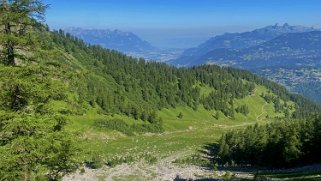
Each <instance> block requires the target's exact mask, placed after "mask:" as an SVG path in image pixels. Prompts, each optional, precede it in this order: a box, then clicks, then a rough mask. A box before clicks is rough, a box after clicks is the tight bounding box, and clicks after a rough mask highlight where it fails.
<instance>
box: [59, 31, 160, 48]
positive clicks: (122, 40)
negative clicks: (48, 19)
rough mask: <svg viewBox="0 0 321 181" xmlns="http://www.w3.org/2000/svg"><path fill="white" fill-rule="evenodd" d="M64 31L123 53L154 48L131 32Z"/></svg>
mask: <svg viewBox="0 0 321 181" xmlns="http://www.w3.org/2000/svg"><path fill="white" fill-rule="evenodd" d="M65 31H66V32H68V33H70V34H72V35H74V36H76V37H79V38H81V39H83V40H84V41H85V42H87V43H90V44H96V45H101V46H102V47H104V48H108V49H112V50H117V51H120V52H125V53H133V52H135V53H139V52H145V51H153V50H155V49H156V48H155V47H153V46H152V45H151V44H150V43H148V42H147V41H144V40H142V39H140V38H139V37H138V36H137V35H135V34H133V33H131V32H123V31H120V30H108V29H82V28H68V29H65Z"/></svg>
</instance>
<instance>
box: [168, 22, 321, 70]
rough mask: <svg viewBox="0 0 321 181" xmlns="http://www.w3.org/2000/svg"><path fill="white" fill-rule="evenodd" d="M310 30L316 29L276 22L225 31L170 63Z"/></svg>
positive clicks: (186, 60)
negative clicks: (250, 29)
mask: <svg viewBox="0 0 321 181" xmlns="http://www.w3.org/2000/svg"><path fill="white" fill-rule="evenodd" d="M310 31H316V29H314V28H308V27H303V26H290V25H289V24H284V25H283V26H279V25H277V24H276V25H274V26H267V27H264V28H261V29H256V30H253V31H251V32H244V33H226V34H223V35H220V36H216V37H213V38H211V39H209V40H208V41H206V42H204V43H203V44H201V45H199V46H198V47H196V48H191V49H188V50H186V51H184V52H183V54H182V56H181V57H180V58H178V59H176V60H172V61H171V63H172V64H174V65H183V66H184V65H192V64H193V62H195V61H197V60H198V59H199V58H200V57H202V56H204V55H206V54H207V53H209V52H211V51H214V50H215V49H221V48H231V49H243V48H248V47H252V46H257V45H260V44H262V43H264V42H267V41H269V40H272V39H274V38H276V37H278V36H280V35H283V34H287V33H299V32H310Z"/></svg>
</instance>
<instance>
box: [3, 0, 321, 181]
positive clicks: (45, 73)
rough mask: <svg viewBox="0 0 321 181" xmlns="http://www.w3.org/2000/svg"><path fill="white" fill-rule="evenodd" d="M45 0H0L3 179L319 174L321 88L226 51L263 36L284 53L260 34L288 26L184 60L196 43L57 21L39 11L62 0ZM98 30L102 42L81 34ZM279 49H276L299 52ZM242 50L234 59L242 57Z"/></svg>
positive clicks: (247, 177) (266, 177) (305, 176)
mask: <svg viewBox="0 0 321 181" xmlns="http://www.w3.org/2000/svg"><path fill="white" fill-rule="evenodd" d="M72 2H73V3H78V1H72ZM95 2H96V0H95ZM122 2H125V3H126V1H122ZM182 2H183V1H182ZM47 3H48V2H47V1H45V2H43V1H41V0H0V53H1V54H0V181H11V180H13V181H15V180H17V181H19V180H23V181H36V180H37V181H38V180H64V181H70V180H115V181H120V180H130V181H132V180H321V176H320V175H321V155H320V153H319V152H320V150H321V147H320V145H321V116H320V113H321V105H320V104H319V103H317V101H314V100H311V99H310V98H311V97H318V96H320V92H317V91H315V92H314V93H313V96H310V97H309V96H307V97H304V96H305V93H303V96H301V95H300V94H298V93H297V92H295V91H293V90H292V89H290V90H288V86H287V87H284V86H283V85H281V84H278V83H276V82H279V81H278V80H276V82H274V81H275V79H274V78H277V76H276V75H275V74H271V75H269V76H265V77H266V78H264V77H260V76H261V75H262V73H258V74H257V71H253V73H252V72H250V71H251V70H242V69H239V68H242V67H239V66H236V67H233V65H235V64H234V63H231V62H233V61H237V60H233V61H232V60H231V59H232V58H231V57H233V56H232V53H235V54H236V53H237V52H241V51H242V52H245V53H246V52H247V50H248V49H249V47H252V48H251V54H255V56H260V54H259V53H258V52H260V51H262V49H263V48H262V47H261V49H259V48H256V47H258V46H264V45H266V46H267V45H269V47H268V48H270V49H269V51H274V52H276V54H277V53H280V52H278V51H277V50H274V49H273V48H274V47H272V46H274V44H272V43H270V44H269V43H267V42H268V41H274V42H275V40H276V39H277V38H278V37H279V36H281V37H283V38H286V37H292V36H288V34H286V33H288V32H286V31H285V30H284V31H283V30H282V33H279V34H273V37H271V38H270V39H264V42H263V39H262V41H258V40H257V39H255V38H254V39H251V42H250V43H249V41H248V39H246V38H244V39H242V38H241V40H239V39H237V42H238V41H240V42H241V43H244V44H246V43H248V44H251V45H249V46H248V47H242V48H241V49H239V50H238V49H234V50H232V49H228V48H227V49H226V50H223V48H220V47H216V48H215V49H213V50H209V49H207V50H206V51H207V52H211V54H213V56H214V55H215V56H217V57H220V56H221V57H222V56H224V57H226V59H224V60H226V61H229V63H231V66H226V65H222V64H219V65H215V64H214V63H215V61H213V62H214V63H195V61H196V60H200V61H202V62H206V60H205V59H204V60H201V59H202V58H200V57H202V56H198V57H197V59H196V58H195V60H194V59H193V61H194V63H193V65H187V63H186V65H187V66H181V65H182V63H181V62H188V61H190V60H188V61H187V60H186V59H185V58H186V54H187V53H188V51H190V52H191V51H192V50H187V51H185V54H184V51H182V50H181V48H176V49H173V48H168V49H165V48H156V47H154V46H152V45H150V44H149V43H148V42H146V41H144V40H140V39H139V37H138V36H136V35H134V34H132V33H122V32H120V31H116V30H115V31H111V30H101V31H98V30H97V29H95V30H94V28H91V29H92V31H94V32H89V31H91V29H90V28H89V29H87V30H86V33H87V34H82V32H78V33H76V32H74V33H69V32H68V31H66V32H65V31H64V30H63V29H66V27H59V28H52V27H51V26H50V25H48V24H47V22H46V14H47V12H48V11H49V12H50V11H54V8H55V3H57V4H59V2H53V1H52V2H51V4H52V5H47ZM60 3H61V2H60ZM66 3H67V2H66ZM79 3H84V2H79ZM96 3H97V2H96ZM110 3H112V1H110ZM128 3H130V2H128ZM136 3H148V2H147V1H146V2H144V1H137V2H136ZM48 4H50V3H48ZM97 5H98V4H96V5H95V3H94V2H93V4H91V6H90V7H88V8H89V9H90V8H93V7H92V6H97ZM98 6H99V5H98ZM110 6H112V5H110ZM142 7H145V6H143V5H142ZM64 10H66V9H61V11H64ZM111 11H114V10H111ZM124 11H125V9H124ZM73 12H74V11H73ZM79 13H81V12H79ZM48 14H49V13H48ZM47 16H49V15H47ZM57 16H58V15H57ZM124 16H125V14H124ZM146 16H147V15H146ZM70 17H73V16H71V15H70ZM70 17H68V18H67V17H66V19H67V20H68V21H69V20H70V19H69V18H70ZM97 18H98V17H97ZM133 18H134V17H133ZM120 19H121V18H120ZM70 21H71V20H70ZM83 21H85V20H83ZM155 21H156V20H155ZM93 22H96V21H93ZM71 24H72V23H71ZM73 30H74V31H77V30H79V31H80V30H82V29H81V28H78V29H77V28H73ZM310 30H311V31H310ZM271 31H274V30H271ZM291 31H293V32H290V33H289V34H290V35H296V34H298V33H308V32H310V33H311V32H314V33H316V32H318V33H319V30H316V29H314V28H311V29H309V28H306V29H301V28H297V27H296V28H295V29H291ZM88 32H89V33H88ZM262 32H263V33H264V32H265V33H266V32H269V31H262ZM88 34H90V36H91V37H85V36H86V35H88ZM284 34H286V35H284ZM80 35H83V36H80ZM228 35H232V34H226V37H224V38H229V36H228ZM274 35H275V36H274ZM107 36H108V38H107V39H104V38H106V37H107ZM235 36H237V37H238V38H239V37H242V36H244V37H246V36H245V35H243V34H238V35H235ZM262 36H263V35H262ZM233 37H234V35H233ZM275 38H276V39H275ZM314 38H316V37H314ZM93 39H94V40H95V42H104V41H105V42H106V44H108V47H105V46H104V44H100V43H93V42H88V41H85V40H93ZM98 40H99V41H98ZM212 40H213V39H212ZM214 40H215V39H214ZM305 40H306V41H310V39H305ZM235 41H236V40H235ZM252 41H253V42H255V43H254V44H252V43H253V42H252ZM311 41H312V40H311ZM129 42H130V43H129ZM224 42H225V43H226V42H227V40H225V39H224ZM260 42H261V43H262V44H261V43H260ZM283 42H285V43H284V44H287V43H286V42H287V40H284V41H283ZM316 42H318V41H316V40H315V39H313V42H312V43H311V42H310V43H311V44H312V45H315V47H314V48H315V49H317V48H319V47H318V46H317V43H316ZM304 43H305V42H303V43H302V45H300V46H302V47H303V46H304V45H305V44H304ZM275 44H276V45H275V47H276V48H275V49H277V47H279V46H281V45H280V43H275ZM306 44H308V43H306ZM113 45H115V47H116V48H115V49H113V48H112V47H113ZM146 46H147V47H152V48H142V47H146ZM202 47H204V46H199V47H198V49H201V48H202ZM271 47H272V48H271ZM243 48H244V49H243ZM122 49H126V52H122V51H121V50H122ZM280 49H281V50H285V49H284V48H282V47H281V48H280ZM286 50H289V51H284V52H283V51H282V53H280V54H282V57H286V56H287V54H286V53H287V52H291V56H295V55H298V56H300V55H302V54H300V53H298V52H296V50H293V49H291V51H290V49H286ZM292 50H293V51H292ZM300 50H302V52H305V53H306V54H311V53H316V52H317V50H313V51H312V50H311V51H309V52H308V53H307V52H306V51H305V50H303V48H301V49H300ZM193 51H194V50H193ZM195 51H196V50H195ZM199 51H205V49H204V50H199ZM128 52H130V53H128ZM137 52H138V53H137ZM151 52H152V53H151ZM182 52H183V53H182ZM186 52H187V53H186ZM293 52H296V53H298V54H295V53H293ZM126 53H128V54H126ZM180 53H181V55H180V57H179V59H176V60H175V59H172V60H170V61H167V60H168V59H169V58H168V57H175V58H177V57H178V56H176V55H177V54H180ZM245 53H244V55H243V54H238V56H239V57H238V59H241V58H243V59H242V60H244V61H247V59H246V58H244V57H245V56H246V55H247V54H245ZM129 54H130V55H129ZM137 54H138V55H139V56H135V55H137ZM266 54H268V53H266ZM144 55H146V56H148V57H153V58H154V59H155V60H150V59H149V58H147V59H144V58H142V57H143V56H144ZM151 55H152V56H151ZM229 55H231V56H230V57H229ZM269 55H270V54H269ZM289 56H290V55H289ZM312 56H313V57H314V59H313V60H316V61H319V62H320V60H321V59H318V56H317V55H315V56H314V55H311V57H312ZM157 57H159V60H157ZM300 58H305V57H304V56H300ZM178 60H179V63H180V64H179V63H175V61H176V62H177V61H178ZM185 60H186V61H185ZM296 60H297V61H299V59H296ZM309 60H310V59H309ZM217 61H223V59H219V60H217ZM248 61H250V60H248ZM256 61H258V60H256ZM278 61H280V60H279V59H278ZM287 61H289V60H288V59H287ZM248 63H250V62H248ZM303 63H304V62H303ZM267 64H268V63H267ZM284 64H286V63H284ZM284 64H282V66H285V65H284ZM174 65H176V66H174ZM313 65H315V66H316V65H317V64H312V63H311V64H309V66H313ZM296 66H299V64H296ZM266 68H270V69H273V68H271V67H266ZM292 68H293V67H292ZM317 69H318V68H316V69H313V70H315V71H316V72H317V71H318V70H321V69H318V70H317ZM291 70H292V69H291ZM301 70H302V69H300V70H298V72H299V71H301ZM293 71H294V69H293ZM268 73H269V72H268ZM299 73H300V72H299ZM299 73H298V74H299ZM300 75H301V74H300ZM311 75H312V74H311ZM319 75H321V72H317V73H315V74H313V76H314V77H318V76H319ZM270 77H273V79H272V80H273V81H272V80H271V79H269V78H270ZM289 77H291V76H289ZM309 78H310V79H309V80H311V79H312V78H311V76H309ZM320 80H321V78H320ZM293 82H299V81H297V79H295V80H294V81H293ZM313 84H315V85H321V82H318V78H315V79H313ZM293 86H294V87H299V86H301V85H299V84H295V85H294V84H293ZM319 87H320V86H319ZM314 88H315V89H316V90H317V86H315V87H314ZM300 93H301V92H300ZM307 94H308V93H307ZM318 100H320V99H318Z"/></svg>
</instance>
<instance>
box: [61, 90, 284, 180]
mask: <svg viewBox="0 0 321 181" xmlns="http://www.w3.org/2000/svg"><path fill="white" fill-rule="evenodd" d="M264 92H266V89H264V88H262V87H257V89H256V93H255V94H253V95H252V96H248V97H247V98H245V99H244V100H238V101H237V102H236V104H237V105H243V104H247V105H248V106H249V108H250V113H249V114H248V115H247V116H244V115H242V114H239V113H237V114H236V115H235V119H230V118H228V117H225V116H224V115H222V114H221V115H220V118H219V119H217V118H215V116H213V114H214V113H213V111H207V110H205V109H204V108H203V107H199V108H198V110H197V111H195V110H193V109H191V108H187V107H177V108H175V109H173V108H172V109H163V110H162V111H160V112H159V113H158V116H160V117H161V118H162V119H163V126H164V129H165V132H164V133H160V134H150V133H148V134H143V135H136V136H125V135H123V134H120V133H119V132H116V131H112V130H101V129H97V128H95V126H94V124H93V122H94V120H97V119H110V117H108V115H97V114H95V113H88V114H87V115H84V116H79V117H71V120H72V122H71V124H70V125H69V128H68V129H69V130H70V131H73V132H75V133H77V134H78V135H80V137H81V141H80V142H79V145H80V147H81V150H83V151H82V153H81V154H80V155H79V157H80V158H81V159H82V160H83V161H88V160H89V161H90V160H91V159H92V157H93V155H99V156H101V157H102V158H103V161H104V163H107V165H104V166H103V167H102V168H100V169H90V168H87V167H85V168H84V169H81V171H78V172H77V173H74V174H72V175H69V176H67V177H65V178H64V179H63V180H64V181H71V180H76V181H77V180H79V181H81V180H115V181H121V180H130V181H131V180H155V181H156V180H184V179H193V180H206V179H208V178H210V179H211V180H213V179H214V180H215V178H217V179H226V178H233V177H237V178H239V179H240V178H243V179H253V177H254V174H253V172H239V171H236V172H227V171H226V170H224V169H223V170H222V171H216V172H214V171H213V168H206V167H201V166H197V165H202V164H198V163H196V164H195V162H198V161H202V158H203V157H204V156H206V145H208V144H212V143H215V142H216V141H218V139H219V138H220V136H221V135H222V134H223V133H225V132H227V131H229V130H233V129H242V128H245V127H246V126H248V125H254V124H256V123H258V124H266V123H268V122H270V121H271V120H274V118H277V117H282V114H281V113H280V114H279V113H275V110H274V106H273V104H272V103H267V102H266V101H265V100H264V99H263V98H262V97H261V96H260V94H261V93H264ZM180 113H182V115H183V117H182V118H178V116H177V115H179V114H180ZM115 117H116V118H119V119H122V120H125V121H127V122H128V123H130V122H135V120H129V119H130V118H128V117H122V116H120V115H114V118H115ZM136 123H137V120H136ZM195 154H197V155H199V156H200V158H201V159H197V160H188V159H189V158H191V157H192V156H193V155H195ZM203 160H204V159H203ZM110 163H114V164H113V165H110Z"/></svg>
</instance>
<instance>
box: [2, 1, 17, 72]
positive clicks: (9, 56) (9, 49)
mask: <svg viewBox="0 0 321 181" xmlns="http://www.w3.org/2000/svg"><path fill="white" fill-rule="evenodd" d="M4 9H5V12H8V11H9V9H8V5H7V1H6V0H5V1H4ZM5 14H6V16H8V14H7V13H5ZM4 32H5V34H6V35H11V24H10V22H6V23H5V25H4ZM4 48H5V52H6V55H5V60H4V62H5V64H7V65H11V66H15V65H16V62H15V53H14V43H13V42H12V41H11V40H10V39H9V40H7V42H6V44H5V46H4Z"/></svg>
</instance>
